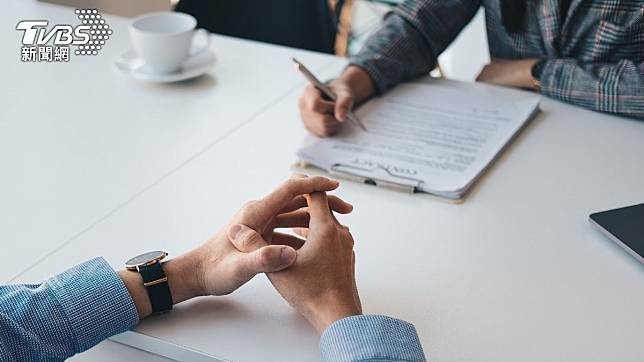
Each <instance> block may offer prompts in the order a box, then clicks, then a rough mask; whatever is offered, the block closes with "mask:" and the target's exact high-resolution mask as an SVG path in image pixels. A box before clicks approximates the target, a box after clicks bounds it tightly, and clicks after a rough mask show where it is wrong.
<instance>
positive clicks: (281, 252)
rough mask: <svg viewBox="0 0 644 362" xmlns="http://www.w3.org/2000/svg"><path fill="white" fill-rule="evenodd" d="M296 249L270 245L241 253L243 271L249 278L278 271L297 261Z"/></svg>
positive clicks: (240, 261)
mask: <svg viewBox="0 0 644 362" xmlns="http://www.w3.org/2000/svg"><path fill="white" fill-rule="evenodd" d="M296 257H297V253H296V252H295V249H293V248H291V247H290V246H284V245H269V246H264V247H262V248H260V249H258V250H255V251H253V252H252V253H248V254H240V257H239V258H240V259H239V260H238V262H239V263H240V265H239V266H240V268H241V272H242V273H243V274H244V275H246V276H247V277H248V278H252V276H253V275H255V274H259V273H270V272H276V271H279V270H282V269H285V268H288V267H289V266H291V265H292V264H293V262H295V258H296Z"/></svg>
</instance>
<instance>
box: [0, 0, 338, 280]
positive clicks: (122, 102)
mask: <svg viewBox="0 0 644 362" xmlns="http://www.w3.org/2000/svg"><path fill="white" fill-rule="evenodd" d="M23 19H45V20H48V21H50V24H56V23H62V24H65V23H69V24H76V23H77V22H78V19H76V17H75V14H74V11H73V8H69V7H62V6H58V5H50V4H42V3H37V2H35V1H31V0H26V1H25V0H10V1H8V2H5V3H3V10H2V11H1V12H0V23H2V24H5V25H7V24H10V25H11V27H13V28H15V24H17V23H18V22H19V21H20V20H23ZM105 19H106V21H107V23H108V24H109V25H110V26H111V28H112V29H113V30H114V34H113V36H112V37H111V38H110V39H109V40H108V41H107V43H106V45H105V47H104V48H103V50H102V51H101V53H100V54H99V55H97V56H93V57H78V56H77V57H75V56H74V55H71V61H70V62H69V63H33V64H29V63H27V64H25V63H22V62H21V61H20V46H21V43H20V40H21V39H22V32H19V31H16V30H13V29H9V30H7V31H2V32H0V44H2V45H3V47H2V49H1V50H0V54H1V56H0V65H1V67H2V71H1V72H2V73H1V74H2V83H3V85H2V86H0V105H1V107H0V165H2V177H0V200H2V202H0V214H1V215H3V216H2V217H0V240H3V241H8V240H11V242H7V243H6V244H5V245H3V251H4V252H6V253H7V254H8V255H12V257H13V258H15V259H16V260H20V264H21V265H32V264H34V263H36V262H37V261H39V260H41V259H42V258H43V257H45V256H46V255H47V254H48V253H50V252H51V251H53V250H55V249H56V248H57V247H59V246H60V245H64V244H65V243H67V242H69V241H71V240H74V239H75V238H77V237H79V235H81V234H82V233H83V232H85V231H86V230H87V229H88V228H90V227H91V226H92V225H94V224H96V223H97V222H100V221H101V220H102V219H104V218H105V217H107V216H109V215H110V214H112V213H114V212H116V211H118V210H119V209H120V208H122V207H124V206H125V205H127V204H128V203H129V202H131V201H132V199H133V198H136V197H137V196H138V195H139V194H140V193H141V192H144V191H145V190H146V188H148V187H150V186H151V185H154V184H155V183H157V182H160V181H161V180H163V178H164V177H167V176H168V175H170V174H172V173H173V172H176V171H177V170H178V169H180V168H181V167H182V166H183V165H184V164H185V163H186V162H189V161H190V159H192V158H193V157H195V156H196V155H198V154H200V153H201V152H203V151H204V150H206V149H208V148H209V147H212V146H213V145H215V144H216V143H217V142H219V141H220V140H221V139H223V138H224V137H226V136H227V135H229V134H230V133H231V132H234V131H235V130H237V129H238V128H239V127H241V126H243V125H244V124H245V123H247V122H248V121H249V120H251V119H253V117H255V116H257V115H258V114H259V113H261V112H262V111H263V110H264V109H266V108H267V107H269V106H271V105H272V104H273V103H275V102H276V101H278V100H280V99H282V98H283V97H284V96H285V95H286V94H289V93H291V92H293V91H297V90H299V89H300V88H301V87H302V85H303V84H304V80H303V78H302V77H301V76H300V75H299V74H297V72H295V71H294V70H293V67H292V62H291V61H290V57H292V56H296V57H299V58H301V60H302V61H303V62H305V63H308V64H310V66H311V68H312V69H315V70H320V69H322V68H324V66H326V65H328V64H330V62H333V61H334V58H333V57H331V56H327V55H320V54H317V53H313V52H307V51H300V50H294V49H288V48H283V47H277V46H270V45H265V44H261V43H256V42H250V41H243V40H238V39H232V38H229V37H223V36H214V39H213V41H212V49H213V51H214V52H215V54H216V56H217V58H218V61H217V63H216V65H215V67H214V68H213V69H212V70H211V71H210V72H209V74H207V75H205V76H203V77H200V78H198V79H194V80H192V81H185V82H181V83H176V84H153V83H146V82H141V81H136V80H133V79H131V78H130V77H129V76H127V75H125V74H122V73H120V72H119V71H118V70H117V69H116V68H115V66H114V60H115V59H116V58H117V57H118V55H120V54H121V53H123V52H125V51H126V50H128V48H129V40H128V32H127V25H128V20H127V19H124V18H119V17H113V16H105ZM72 50H73V48H72ZM35 241H36V242H35ZM16 275H17V269H16V266H15V265H7V264H6V263H2V264H0V282H3V281H4V282H6V281H8V280H11V279H13V278H14V277H15V276H16Z"/></svg>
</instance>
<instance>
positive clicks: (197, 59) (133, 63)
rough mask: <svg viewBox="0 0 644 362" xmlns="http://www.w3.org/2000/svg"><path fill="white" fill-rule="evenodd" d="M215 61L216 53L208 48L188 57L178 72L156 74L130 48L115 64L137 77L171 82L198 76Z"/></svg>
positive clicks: (158, 81) (121, 69)
mask: <svg viewBox="0 0 644 362" xmlns="http://www.w3.org/2000/svg"><path fill="white" fill-rule="evenodd" d="M215 61H216V58H215V54H214V53H213V52H211V51H210V50H206V51H203V52H201V53H199V54H196V55H193V56H192V57H190V58H188V60H186V61H185V62H184V63H183V65H182V66H181V69H180V70H179V71H178V72H176V73H170V74H155V73H150V72H149V71H148V69H147V66H146V65H145V63H144V62H143V59H141V58H139V56H138V55H137V54H136V52H135V51H134V50H132V49H130V50H128V51H127V52H125V53H123V54H121V56H120V57H118V58H116V61H115V65H116V68H117V69H118V70H120V71H122V72H124V73H126V74H129V75H131V76H132V77H134V78H136V79H141V80H147V81H150V82H157V83H170V82H178V81H182V80H186V79H190V78H195V77H198V76H200V75H202V74H204V73H206V72H207V71H208V70H210V68H211V67H212V66H213V65H214V64H215Z"/></svg>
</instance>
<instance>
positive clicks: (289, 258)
mask: <svg viewBox="0 0 644 362" xmlns="http://www.w3.org/2000/svg"><path fill="white" fill-rule="evenodd" d="M295 256H296V253H295V250H293V249H292V248H282V252H281V253H280V258H281V259H282V265H289V264H291V263H292V262H293V260H295Z"/></svg>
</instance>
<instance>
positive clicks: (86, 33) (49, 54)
mask: <svg viewBox="0 0 644 362" xmlns="http://www.w3.org/2000/svg"><path fill="white" fill-rule="evenodd" d="M76 15H77V16H78V19H79V20H80V24H79V25H76V26H72V25H68V24H58V25H54V26H53V27H52V28H51V29H48V25H49V22H48V21H47V20H23V21H21V22H19V23H18V25H16V30H18V31H22V32H23V35H22V48H21V49H20V60H22V61H23V62H67V61H69V53H70V50H69V49H70V46H74V47H76V50H75V51H74V53H75V54H76V55H98V53H99V52H100V50H101V49H102V48H103V46H104V45H105V42H106V41H107V40H108V39H109V38H110V36H111V35H112V33H113V32H112V29H110V26H109V25H108V24H107V23H106V22H105V19H103V17H102V16H101V14H100V13H99V12H98V11H97V10H96V9H76Z"/></svg>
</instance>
